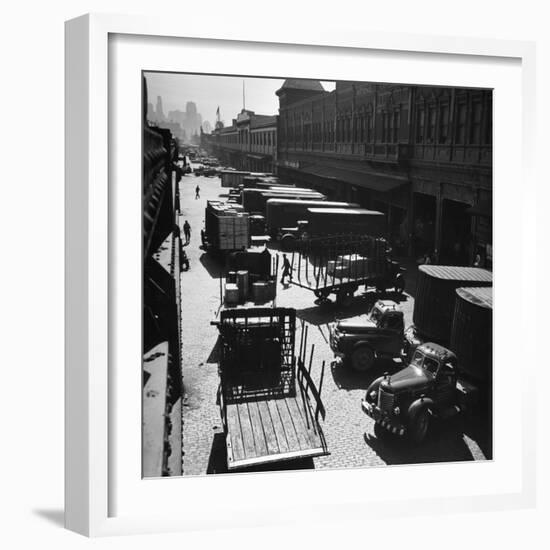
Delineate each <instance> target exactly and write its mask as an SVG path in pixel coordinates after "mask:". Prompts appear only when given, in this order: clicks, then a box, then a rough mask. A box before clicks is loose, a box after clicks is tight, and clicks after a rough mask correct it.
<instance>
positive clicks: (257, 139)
mask: <svg viewBox="0 0 550 550" xmlns="http://www.w3.org/2000/svg"><path fill="white" fill-rule="evenodd" d="M251 143H252V145H263V146H266V147H273V146H274V145H275V132H274V131H270V132H252V134H251Z"/></svg>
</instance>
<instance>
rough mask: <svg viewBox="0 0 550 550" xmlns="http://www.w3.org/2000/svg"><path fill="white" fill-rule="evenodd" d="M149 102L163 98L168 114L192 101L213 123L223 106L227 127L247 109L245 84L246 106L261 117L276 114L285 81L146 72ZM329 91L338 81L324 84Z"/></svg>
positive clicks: (163, 104)
mask: <svg viewBox="0 0 550 550" xmlns="http://www.w3.org/2000/svg"><path fill="white" fill-rule="evenodd" d="M145 78H146V80H147V89H148V96H149V103H153V104H154V102H155V101H156V98H157V96H161V97H162V106H163V110H164V113H170V111H179V110H183V109H184V108H185V106H186V104H187V103H188V102H194V103H195V104H196V108H197V113H199V114H200V115H201V116H202V118H203V119H204V120H206V121H209V122H210V125H211V126H212V127H213V126H214V125H215V123H216V112H217V109H218V107H219V109H220V118H221V120H222V121H223V122H224V124H225V125H226V126H228V125H231V122H232V119H233V118H235V117H236V116H237V113H239V112H240V111H241V109H242V108H243V82H244V91H245V94H244V95H245V107H246V109H249V110H251V111H254V112H256V113H257V114H262V115H276V114H278V112H279V100H278V97H277V96H276V95H275V92H276V91H277V90H278V89H279V88H280V87H281V86H282V84H283V82H284V79H275V78H248V77H240V76H216V75H197V74H193V75H190V74H179V73H149V72H148V73H145ZM322 84H323V87H324V88H325V90H328V91H331V90H333V89H334V87H335V83H334V82H322Z"/></svg>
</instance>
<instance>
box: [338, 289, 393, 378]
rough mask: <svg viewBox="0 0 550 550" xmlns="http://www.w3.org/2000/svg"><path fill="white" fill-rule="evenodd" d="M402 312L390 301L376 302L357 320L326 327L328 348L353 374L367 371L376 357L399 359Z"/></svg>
mask: <svg viewBox="0 0 550 550" xmlns="http://www.w3.org/2000/svg"><path fill="white" fill-rule="evenodd" d="M403 328H404V324H403V312H402V311H401V310H400V309H398V307H397V304H396V303H395V302H393V301H391V300H378V301H377V302H376V303H375V304H374V306H373V308H372V309H371V311H370V313H368V314H367V315H366V316H365V317H363V318H361V319H358V320H356V319H346V320H343V321H337V322H336V323H332V324H331V326H330V347H331V349H332V351H333V352H334V355H335V356H336V357H339V358H341V359H343V360H344V361H345V362H348V363H349V365H350V366H351V367H352V368H353V369H354V370H356V371H360V372H363V371H366V370H368V369H370V368H371V367H372V366H373V365H374V363H375V360H376V358H377V357H381V356H386V357H400V356H401V348H402V344H403Z"/></svg>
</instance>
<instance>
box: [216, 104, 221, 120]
mask: <svg viewBox="0 0 550 550" xmlns="http://www.w3.org/2000/svg"><path fill="white" fill-rule="evenodd" d="M216 116H217V117H218V118H220V106H219V105H218V108H217V109H216Z"/></svg>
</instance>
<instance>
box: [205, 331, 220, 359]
mask: <svg viewBox="0 0 550 550" xmlns="http://www.w3.org/2000/svg"><path fill="white" fill-rule="evenodd" d="M220 346H221V338H220V335H219V334H218V337H217V338H216V343H215V344H214V347H213V348H212V350H211V351H210V355H209V356H208V359H207V360H206V362H207V363H216V364H217V363H218V362H219V360H220Z"/></svg>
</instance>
